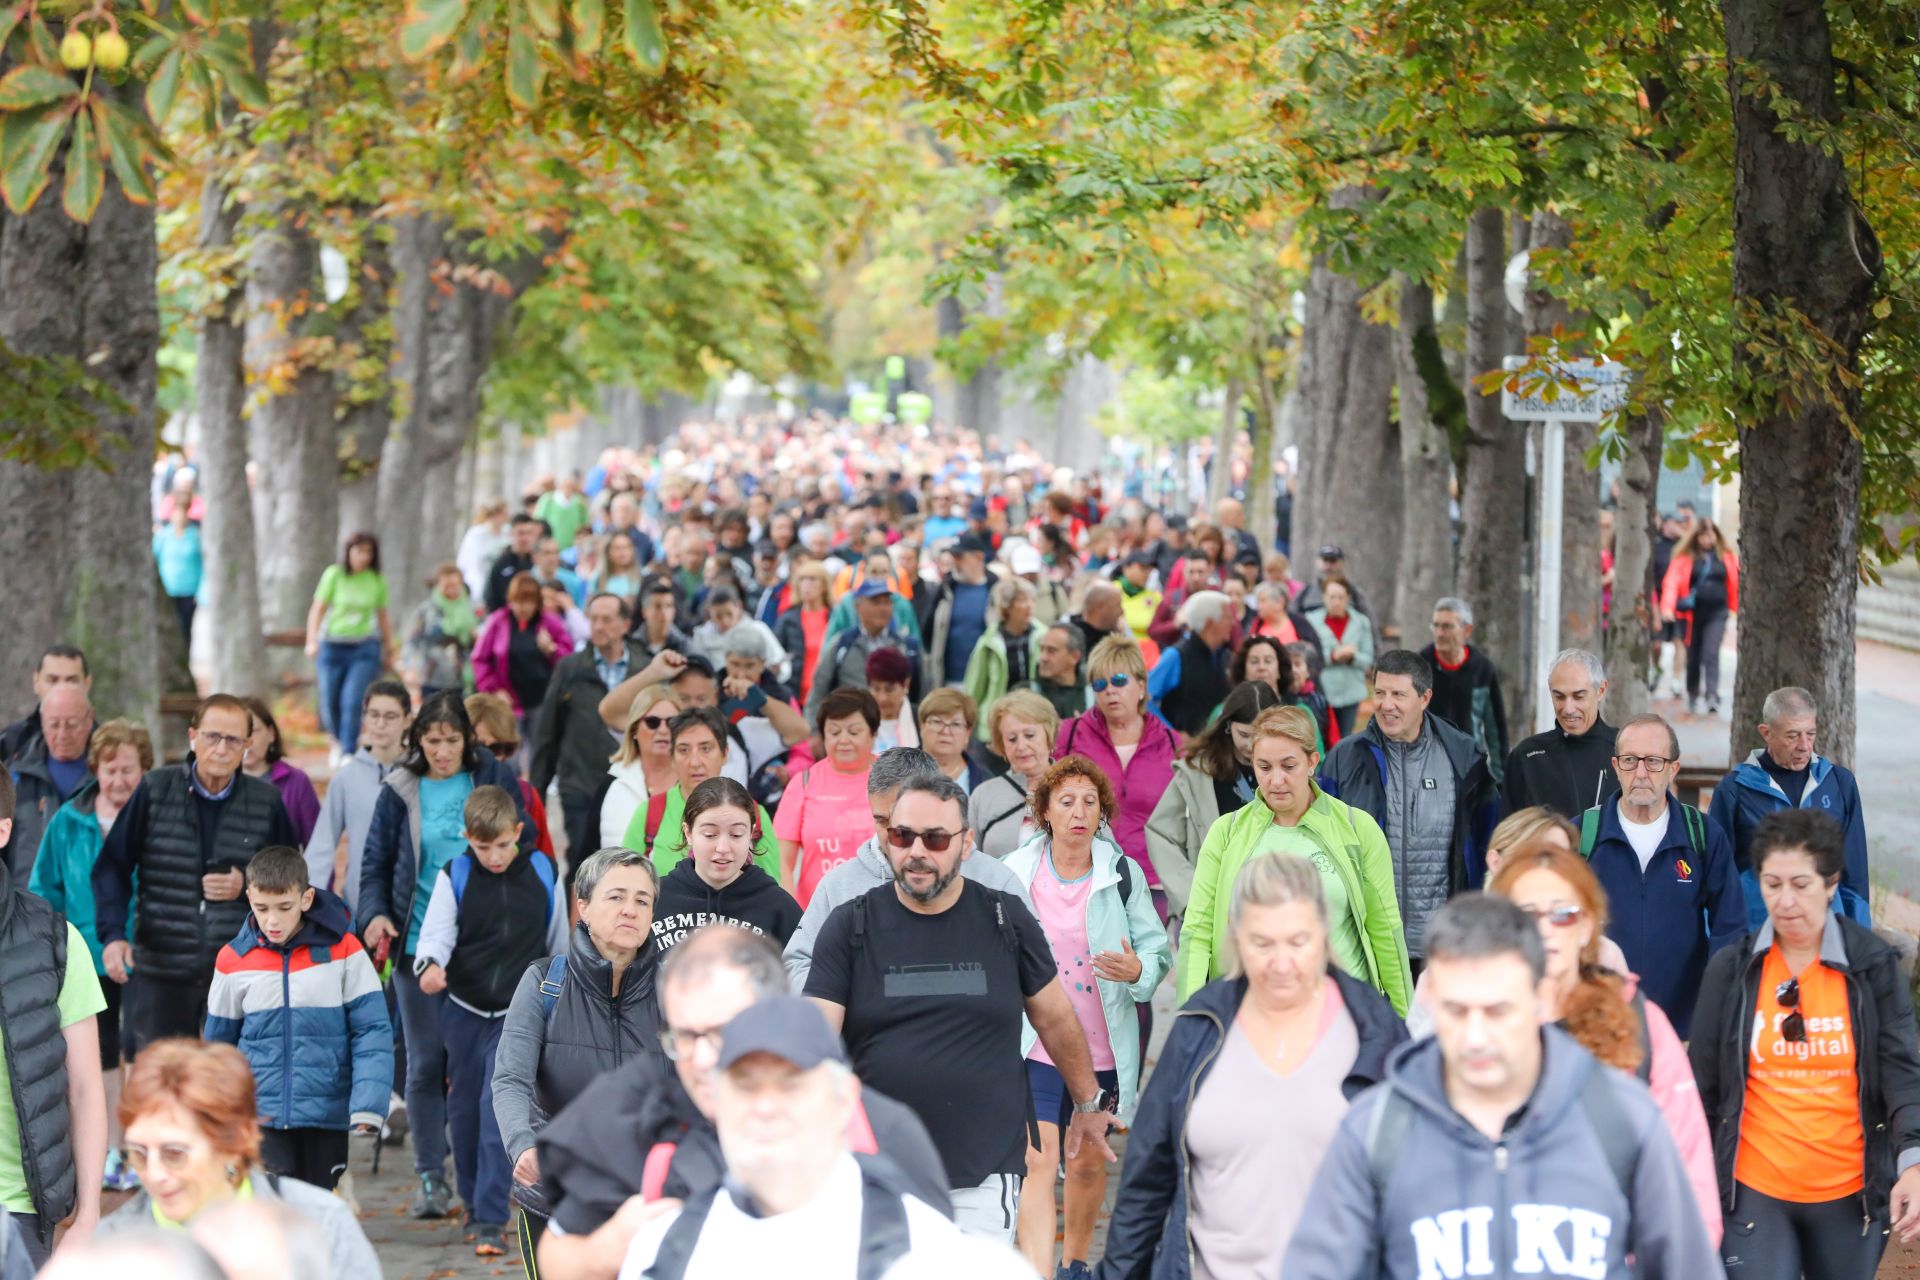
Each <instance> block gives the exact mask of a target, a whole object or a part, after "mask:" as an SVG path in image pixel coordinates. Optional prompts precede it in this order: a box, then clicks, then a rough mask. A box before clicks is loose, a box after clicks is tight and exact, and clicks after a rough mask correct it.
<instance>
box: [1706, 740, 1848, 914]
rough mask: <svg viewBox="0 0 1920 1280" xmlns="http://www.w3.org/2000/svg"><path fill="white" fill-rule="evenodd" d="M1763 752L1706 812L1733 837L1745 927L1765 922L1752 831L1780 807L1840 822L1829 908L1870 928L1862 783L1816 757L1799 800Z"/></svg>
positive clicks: (1716, 792) (1721, 789) (1737, 771)
mask: <svg viewBox="0 0 1920 1280" xmlns="http://www.w3.org/2000/svg"><path fill="white" fill-rule="evenodd" d="M1764 754H1765V752H1764V751H1755V752H1754V753H1753V754H1752V755H1750V756H1748V757H1747V758H1746V759H1745V760H1744V761H1742V762H1741V763H1740V764H1737V765H1735V766H1734V768H1733V772H1731V773H1729V774H1728V775H1727V776H1726V777H1724V778H1722V779H1721V780H1720V785H1719V786H1717V787H1715V788H1714V789H1713V804H1712V806H1711V807H1710V808H1709V809H1708V810H1707V813H1708V816H1710V817H1711V818H1712V819H1713V820H1714V822H1716V823H1717V824H1719V827H1720V829H1721V830H1722V831H1724V832H1726V833H1727V834H1728V835H1729V836H1731V837H1733V861H1734V865H1735V866H1736V867H1737V868H1738V869H1739V871H1740V887H1741V889H1742V890H1743V891H1744V892H1745V893H1746V898H1747V927H1748V928H1749V929H1758V928H1759V927H1760V926H1761V925H1763V924H1765V923H1766V920H1767V907H1766V904H1765V903H1764V902H1762V901H1761V900H1760V884H1759V880H1758V878H1757V877H1756V876H1755V875H1754V871H1753V865H1752V863H1751V862H1750V861H1749V859H1748V856H1747V850H1748V848H1749V847H1750V846H1751V845H1752V844H1753V831H1754V828H1755V827H1758V826H1759V825H1760V820H1761V819H1762V818H1765V817H1766V816H1767V815H1768V814H1770V813H1778V812H1779V811H1780V810H1782V809H1791V808H1795V807H1798V808H1801V809H1821V810H1824V811H1825V812H1826V813H1827V815H1828V816H1829V817H1831V818H1832V819H1833V820H1834V821H1835V822H1837V823H1839V824H1840V830H1841V831H1842V833H1844V834H1845V836H1846V853H1847V863H1846V868H1845V870H1843V871H1842V872H1841V873H1840V892H1839V893H1837V894H1835V895H1834V899H1833V908H1834V910H1835V911H1838V912H1840V913H1842V914H1844V915H1845V916H1846V917H1847V918H1848V919H1850V920H1852V921H1854V922H1855V923H1857V924H1863V925H1866V926H1867V927H1869V928H1871V927H1872V926H1873V921H1872V920H1871V919H1870V918H1869V913H1868V909H1867V904H1868V902H1869V901H1870V900H1871V898H1872V891H1871V886H1870V884H1869V882H1868V880H1867V825H1866V823H1865V822H1864V821H1863V820H1862V818H1861V816H1860V787H1859V784H1858V783H1856V782H1855V781H1854V780H1853V774H1852V773H1851V772H1849V771H1848V770H1847V769H1846V768H1845V767H1843V766H1841V765H1837V764H1835V763H1834V762H1833V761H1831V760H1828V759H1827V758H1826V757H1824V756H1815V757H1814V758H1813V761H1812V763H1811V764H1809V766H1808V768H1807V789H1806V791H1805V792H1803V793H1802V794H1801V795H1800V797H1799V799H1798V801H1797V802H1796V800H1795V799H1794V797H1792V796H1789V795H1788V794H1787V793H1786V792H1784V791H1782V790H1781V789H1780V784H1779V783H1777V782H1775V781H1774V780H1773V775H1772V774H1770V773H1768V772H1767V769H1766V766H1765V765H1763V764H1761V763H1760V759H1761V757H1762V756H1763V755H1764Z"/></svg>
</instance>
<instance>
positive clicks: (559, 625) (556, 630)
mask: <svg viewBox="0 0 1920 1280" xmlns="http://www.w3.org/2000/svg"><path fill="white" fill-rule="evenodd" d="M512 628H513V610H512V609H495V610H494V611H493V613H492V614H490V615H489V616H488V618H487V620H486V621H485V622H483V623H481V624H480V634H479V635H477V636H475V637H474V639H473V687H474V688H475V689H477V690H479V691H480V692H481V693H497V694H499V695H500V696H501V697H503V698H505V699H506V700H507V701H508V702H511V703H512V704H513V710H514V714H516V715H523V716H524V715H526V714H528V713H529V712H531V711H537V710H539V708H537V707H523V706H521V705H520V698H519V696H518V695H517V694H515V693H514V691H513V682H512V681H510V680H508V679H507V646H508V645H509V644H510V643H511V642H512V640H513V630H512ZM540 628H541V629H542V630H543V631H545V632H546V633H547V634H548V635H550V636H552V637H553V653H552V654H551V655H549V657H548V658H547V662H548V664H549V665H555V664H558V663H559V661H560V659H562V658H564V657H566V656H567V655H568V654H570V653H572V652H573V636H572V634H571V633H570V632H568V630H567V624H566V622H565V620H564V619H562V618H560V617H559V616H558V615H557V614H551V613H546V612H542V613H541V615H540Z"/></svg>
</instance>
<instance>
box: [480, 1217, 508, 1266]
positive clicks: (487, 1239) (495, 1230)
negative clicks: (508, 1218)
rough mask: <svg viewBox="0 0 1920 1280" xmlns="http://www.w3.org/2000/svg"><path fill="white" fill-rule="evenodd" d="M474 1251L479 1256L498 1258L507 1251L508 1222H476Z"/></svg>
mask: <svg viewBox="0 0 1920 1280" xmlns="http://www.w3.org/2000/svg"><path fill="white" fill-rule="evenodd" d="M473 1225H474V1232H475V1235H476V1236H477V1237H478V1238H477V1239H476V1240H475V1241H474V1244H473V1253H474V1256H475V1257H477V1258H498V1257H499V1256H501V1255H502V1254H504V1253H505V1252H506V1251H507V1224H506V1223H504V1222H476V1223H474V1224H473Z"/></svg>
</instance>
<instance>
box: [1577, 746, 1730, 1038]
mask: <svg viewBox="0 0 1920 1280" xmlns="http://www.w3.org/2000/svg"><path fill="white" fill-rule="evenodd" d="M1679 768H1680V740H1679V738H1678V737H1677V736H1676V735H1675V734H1674V732H1673V726H1671V725H1669V724H1668V723H1667V722H1666V721H1665V720H1663V719H1661V718H1660V717H1659V716H1657V715H1642V716H1635V717H1634V718H1633V719H1631V720H1629V721H1627V722H1626V723H1625V724H1623V725H1621V726H1620V728H1619V730H1618V731H1617V732H1616V733H1615V734H1614V739H1613V770H1614V773H1615V775H1616V776H1617V778H1618V779H1619V783H1620V794H1619V795H1617V796H1614V797H1612V798H1611V799H1609V800H1607V801H1606V802H1604V803H1602V804H1600V805H1598V806H1596V807H1594V808H1592V809H1589V810H1587V811H1586V813H1585V814H1584V815H1582V817H1581V819H1580V851H1581V852H1582V853H1584V854H1585V855H1586V856H1587V859H1588V861H1590V862H1591V863H1592V864H1593V871H1594V874H1595V875H1597V876H1599V877H1600V883H1601V885H1602V886H1604V887H1605V889H1606V891H1607V906H1608V911H1609V914H1610V915H1611V916H1612V919H1611V920H1610V921H1609V922H1608V924H1607V936H1608V937H1610V938H1612V939H1613V940H1614V941H1615V942H1617V943H1619V944H1620V950H1621V951H1622V952H1624V953H1625V955H1626V957H1627V965H1628V967H1629V968H1631V969H1632V970H1633V972H1634V973H1636V974H1638V975H1639V976H1640V990H1641V991H1642V992H1643V993H1645V995H1646V997H1647V998H1648V999H1649V1000H1652V1001H1653V1002H1654V1003H1655V1004H1657V1005H1659V1006H1660V1010H1661V1012H1662V1013H1665V1014H1666V1015H1667V1018H1668V1020H1669V1021H1671V1022H1672V1023H1673V1029H1674V1030H1675V1031H1676V1032H1678V1033H1679V1035H1680V1038H1681V1039H1682V1040H1684V1039H1686V1038H1687V1032H1688V1028H1689V1026H1690V1024H1691V1023H1692V1021H1693V1005H1694V999H1695V997H1696V996H1697V995H1698V994H1699V992H1700V976H1701V974H1702V973H1704V972H1705V971H1706V967H1707V957H1708V956H1709V955H1710V954H1712V953H1713V952H1714V951H1717V950H1719V949H1720V948H1721V947H1723V946H1726V945H1727V944H1728V943H1730V942H1733V941H1735V940H1736V939H1738V938H1739V937H1740V935H1741V934H1743V933H1745V932H1746V927H1747V915H1746V905H1745V902H1744V899H1743V898H1742V896H1741V892H1740V878H1739V874H1738V872H1736V871H1735V869H1734V865H1733V843H1732V842H1731V841H1730V840H1728V839H1727V833H1726V832H1724V831H1722V830H1721V829H1720V825H1719V824H1718V823H1716V822H1714V821H1713V819H1711V818H1709V817H1707V816H1706V815H1705V814H1703V813H1701V812H1700V811H1699V810H1698V809H1695V808H1694V807H1692V806H1691V805H1686V804H1682V803H1680V801H1679V800H1678V799H1676V798H1675V797H1674V796H1672V795H1671V794H1669V791H1670V788H1671V787H1672V785H1673V778H1674V774H1675V773H1676V772H1677V771H1678V770H1679Z"/></svg>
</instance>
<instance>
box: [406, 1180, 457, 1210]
mask: <svg viewBox="0 0 1920 1280" xmlns="http://www.w3.org/2000/svg"><path fill="white" fill-rule="evenodd" d="M452 1211H453V1188H452V1187H449V1186H448V1185H447V1179H446V1175H445V1174H442V1173H439V1172H437V1171H435V1172H431V1173H423V1174H421V1175H420V1189H419V1190H418V1191H416V1192H414V1193H413V1203H412V1205H410V1206H409V1207H408V1212H410V1213H411V1214H412V1215H413V1216H414V1217H416V1218H444V1217H446V1216H447V1215H448V1214H449V1213H451V1212H452Z"/></svg>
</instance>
